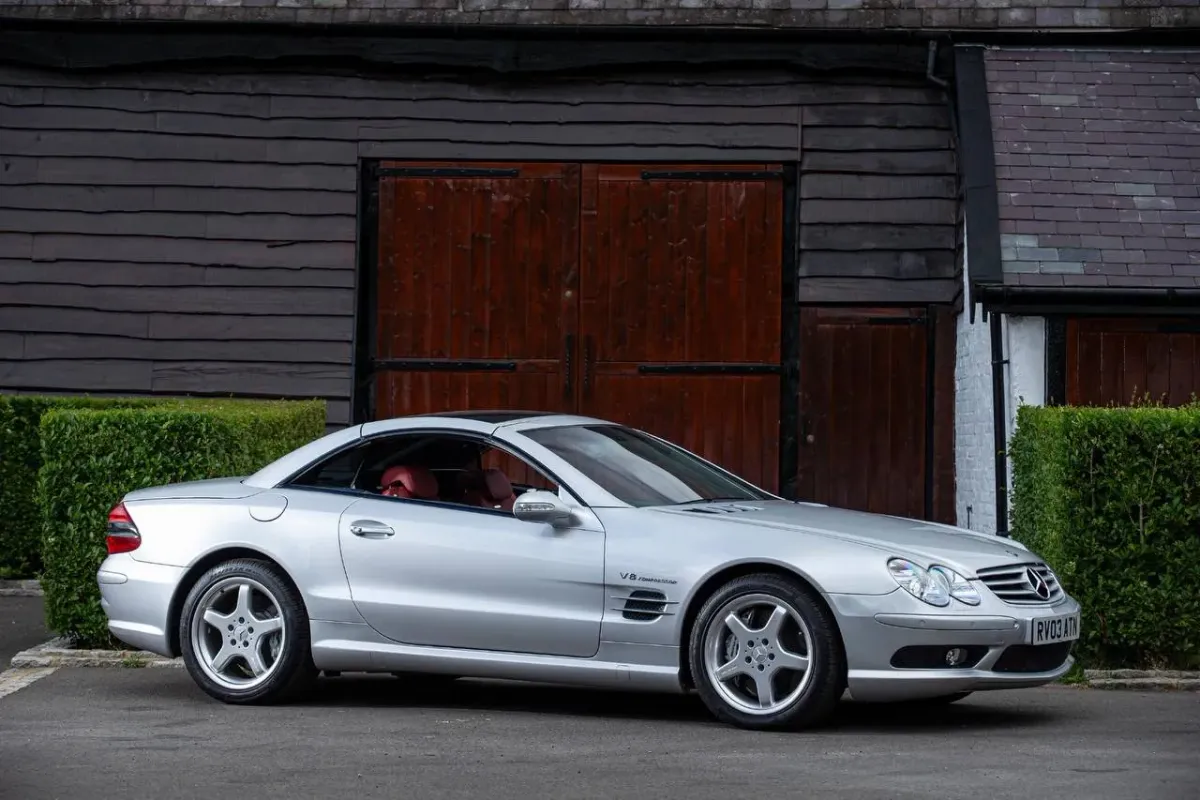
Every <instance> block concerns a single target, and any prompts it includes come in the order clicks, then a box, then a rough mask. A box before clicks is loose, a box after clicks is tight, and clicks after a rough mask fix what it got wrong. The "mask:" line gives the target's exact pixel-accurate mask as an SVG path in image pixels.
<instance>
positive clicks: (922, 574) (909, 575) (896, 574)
mask: <svg viewBox="0 0 1200 800" xmlns="http://www.w3.org/2000/svg"><path fill="white" fill-rule="evenodd" d="M888 572H890V573H891V575H892V578H893V579H894V580H895V581H896V583H898V584H900V588H902V589H904V590H905V591H906V592H908V593H909V594H911V595H912V596H913V597H915V598H917V599H918V600H920V601H922V602H924V603H928V604H929V605H931V606H937V607H939V608H944V607H946V606H948V605H950V598H951V597H953V598H954V599H955V600H958V601H959V602H960V603H966V604H967V605H969V606H977V605H979V590H977V589H976V588H975V587H974V586H972V585H971V582H970V581H968V580H967V579H966V578H964V577H963V576H962V575H959V574H958V573H957V572H955V571H954V570H952V569H950V568H949V567H943V566H941V565H940V564H935V565H933V566H931V567H930V568H929V569H925V568H923V567H920V566H918V565H916V564H914V563H913V562H911V561H909V560H907V559H904V558H893V559H891V560H890V561H888Z"/></svg>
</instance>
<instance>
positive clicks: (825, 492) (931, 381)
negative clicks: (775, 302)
mask: <svg viewBox="0 0 1200 800" xmlns="http://www.w3.org/2000/svg"><path fill="white" fill-rule="evenodd" d="M800 324H801V332H800V385H801V392H800V398H799V403H800V441H799V445H798V447H799V458H798V459H797V462H798V475H797V492H796V493H797V496H798V497H799V498H801V499H804V500H811V501H815V502H818V503H827V504H829V505H834V506H840V507H843V508H853V509H857V510H861V511H872V512H877V513H883V514H895V515H897V516H902V517H912V518H916V519H932V520H936V521H939V522H948V523H953V522H954V516H955V511H954V464H953V461H954V451H953V447H954V440H953V437H954V413H953V403H954V324H953V317H952V316H951V315H950V313H949V312H947V311H945V310H939V311H938V312H937V313H931V311H930V309H927V308H923V307H918V308H806V309H803V310H802V311H801V315H800Z"/></svg>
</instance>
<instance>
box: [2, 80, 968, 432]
mask: <svg viewBox="0 0 1200 800" xmlns="http://www.w3.org/2000/svg"><path fill="white" fill-rule="evenodd" d="M949 141H950V137H949V131H948V112H947V110H946V107H945V105H944V103H943V101H942V97H941V94H940V92H935V91H932V90H931V89H930V88H929V87H928V86H925V85H922V84H920V83H915V82H914V83H907V84H901V83H895V84H888V83H887V82H886V81H881V80H879V79H872V80H866V79H855V80H853V81H851V80H843V81H842V82H840V83H838V84H837V85H830V84H823V83H819V82H815V81H806V80H802V79H798V78H795V77H791V76H788V75H783V74H761V73H756V74H752V75H751V74H746V75H713V76H703V75H697V74H696V73H691V74H689V75H687V76H679V75H664V76H659V77H655V78H647V79H645V80H640V81H634V80H632V79H620V78H614V79H611V80H607V81H599V80H597V79H587V80H584V79H571V80H559V81H555V82H552V83H549V82H547V83H540V84H537V83H534V84H526V85H523V86H515V85H504V84H475V85H466V84H456V83H450V82H433V81H431V82H414V81H407V80H390V81H389V80H375V79H370V78H364V77H346V76H335V75H325V76H322V75H297V74H282V73H280V74H262V75H242V74H212V73H205V74H190V73H182V72H180V73H157V74H156V73H150V72H142V73H137V74H112V73H110V74H105V75H93V76H85V75H59V74H52V73H48V72H40V71H32V70H25V69H19V68H15V67H0V390H8V391H66V392H82V391H88V392H95V393H110V394H111V393H136V394H147V393H161V394H178V393H204V394H222V393H238V394H242V395H263V396H280V395H282V396H295V397H306V396H317V397H324V398H326V399H327V400H329V401H330V413H329V423H330V424H331V425H333V426H337V425H342V424H345V423H346V422H347V421H348V420H349V414H350V409H349V394H350V384H351V350H352V337H353V328H354V326H353V308H354V282H355V257H356V256H355V239H356V221H355V220H356V208H357V199H356V190H357V164H358V162H359V159H360V158H376V157H378V158H403V159H425V158H429V159H493V160H503V159H510V160H515V159H527V160H552V159H559V160H574V161H603V160H613V161H658V162H663V161H692V162H697V161H715V162H719V161H737V160H741V161H755V160H757V161H782V162H788V161H791V162H796V161H797V160H799V158H800V153H801V148H802V147H803V152H804V160H803V165H802V170H803V172H802V181H801V194H802V197H803V201H802V209H803V210H802V212H801V221H802V230H801V233H800V241H801V246H802V249H803V253H802V256H801V263H800V271H801V276H802V281H801V283H802V285H803V286H805V287H806V288H803V289H802V290H801V297H802V298H803V299H805V300H809V301H812V300H821V299H845V297H846V296H847V295H854V299H857V300H860V301H862V302H879V301H887V300H891V299H897V295H896V291H897V287H906V286H911V287H913V289H914V290H915V291H907V292H905V293H904V297H903V298H900V299H904V300H907V301H912V300H913V298H912V297H911V295H913V294H914V293H916V294H920V293H922V292H924V293H929V292H935V293H936V291H939V284H938V283H937V281H938V280H941V277H942V275H943V273H945V272H946V271H947V270H948V268H949V267H948V265H949V264H950V263H952V254H953V235H952V230H953V205H954V203H953V197H954V191H953V189H954V187H953V185H952V183H953V182H952V180H951V179H950V177H948V176H950V175H952V172H953V153H952V151H951V150H950V149H949V148H950V144H949ZM931 280H932V281H933V282H932V283H931ZM924 299H925V300H932V299H937V298H935V297H925V298H924Z"/></svg>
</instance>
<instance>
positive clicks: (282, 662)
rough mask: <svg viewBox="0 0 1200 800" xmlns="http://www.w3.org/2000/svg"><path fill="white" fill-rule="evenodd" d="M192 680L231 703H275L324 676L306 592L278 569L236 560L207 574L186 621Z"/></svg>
mask: <svg viewBox="0 0 1200 800" xmlns="http://www.w3.org/2000/svg"><path fill="white" fill-rule="evenodd" d="M179 642H180V649H181V650H182V651H183V663H184V665H185V666H186V667H187V670H188V673H189V674H190V675H191V676H192V679H193V680H194V681H196V683H197V684H198V685H199V686H200V688H201V689H203V690H204V691H205V692H207V693H208V694H209V695H211V696H212V697H215V698H216V699H218V700H221V701H223V702H226V703H271V702H276V701H279V700H284V699H288V698H291V697H293V696H295V695H297V694H299V693H301V692H302V691H304V690H306V689H308V688H309V687H310V686H311V685H312V684H313V682H314V681H315V679H316V676H317V674H318V673H317V669H316V667H315V666H314V665H313V661H312V650H311V647H310V632H309V627H308V614H307V613H306V612H305V609H304V602H303V600H302V598H301V597H300V593H299V592H297V591H296V589H295V588H294V587H293V586H292V585H291V583H290V582H289V581H288V580H287V579H286V577H285V576H284V575H283V574H282V572H281V571H280V570H279V569H278V568H277V567H275V566H274V565H272V564H268V563H266V562H264V561H259V560H257V559H236V560H232V561H226V562H225V563H223V564H218V565H217V566H215V567H213V568H212V569H210V570H209V571H208V572H206V573H204V575H202V576H201V577H200V579H199V580H198V581H196V585H195V586H193V587H192V590H191V591H190V592H189V593H188V596H187V600H186V601H185V602H184V604H183V612H182V614H181V615H180V620H179Z"/></svg>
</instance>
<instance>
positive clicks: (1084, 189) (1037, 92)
mask: <svg viewBox="0 0 1200 800" xmlns="http://www.w3.org/2000/svg"><path fill="white" fill-rule="evenodd" d="M985 65H986V71H987V79H988V95H989V100H990V108H991V114H992V129H993V136H994V139H995V149H996V182H997V190H998V191H999V203H1000V234H1001V236H1000V239H1001V256H1002V260H1003V263H1004V282H1005V283H1006V284H1019V285H1036V286H1066V287H1072V288H1075V287H1115V288H1116V287H1138V288H1147V287H1149V288H1155V287H1193V288H1194V287H1196V286H1200V49H1190V50H1182V49H1174V50H1170V49H1103V50H1101V49H1037V50H1034V49H1015V48H1013V49H1008V48H1005V49H990V50H988V52H987V53H986V56H985Z"/></svg>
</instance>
